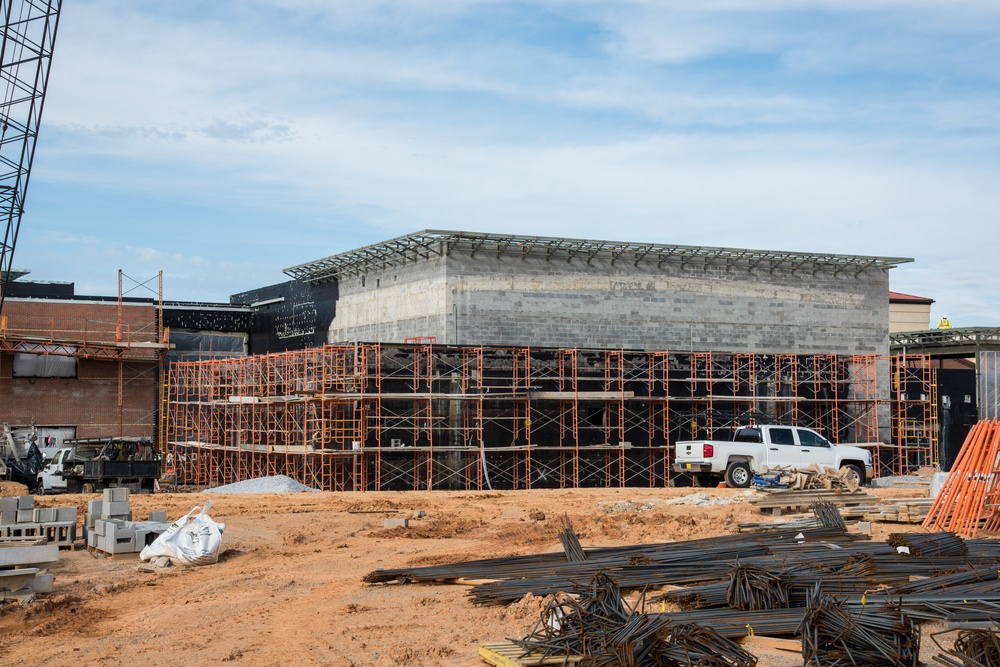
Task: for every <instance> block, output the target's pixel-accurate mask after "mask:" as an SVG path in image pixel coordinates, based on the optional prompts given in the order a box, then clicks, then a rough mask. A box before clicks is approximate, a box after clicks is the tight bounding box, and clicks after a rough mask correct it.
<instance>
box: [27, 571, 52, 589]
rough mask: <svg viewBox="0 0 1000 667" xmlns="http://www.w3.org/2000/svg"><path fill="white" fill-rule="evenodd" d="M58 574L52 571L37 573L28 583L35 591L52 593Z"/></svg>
mask: <svg viewBox="0 0 1000 667" xmlns="http://www.w3.org/2000/svg"><path fill="white" fill-rule="evenodd" d="M55 579H56V575H54V574H50V573H47V572H46V573H44V574H43V573H41V572H39V573H38V574H36V575H35V578H34V579H32V580H31V582H30V583H29V584H28V588H30V589H31V590H32V591H34V592H35V593H51V592H52V585H53V584H54V583H55Z"/></svg>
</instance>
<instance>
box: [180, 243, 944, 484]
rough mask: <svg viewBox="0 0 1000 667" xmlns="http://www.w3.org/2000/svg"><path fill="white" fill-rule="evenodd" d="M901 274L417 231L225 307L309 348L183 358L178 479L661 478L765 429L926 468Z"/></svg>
mask: <svg viewBox="0 0 1000 667" xmlns="http://www.w3.org/2000/svg"><path fill="white" fill-rule="evenodd" d="M908 261H910V260H908V259H904V258H891V257H861V256H851V255H831V254H819V253H795V252H772V251H759V250H739V249H731V248H706V247H691V246H678V245H665V244H651V243H630V242H613V241H596V240H582V239H563V238H549V237H528V236H515V235H496V234H480V233H469V232H446V231H424V232H418V233H415V234H410V235H407V236H402V237H398V238H395V239H391V240H389V241H385V242H383V243H378V244H374V245H371V246H368V247H365V248H360V249H357V250H352V251H349V252H345V253H341V254H339V255H334V256H332V257H327V258H325V259H321V260H317V261H314V262H309V263H307V264H303V265H300V266H296V267H292V268H290V269H287V270H286V273H288V274H289V275H290V276H292V277H293V279H294V281H293V282H294V284H295V285H301V286H302V287H301V288H299V287H295V286H294V285H291V284H286V285H279V286H273V287H271V288H263V289H261V290H254V291H252V292H248V293H245V294H242V295H237V296H236V297H234V298H233V301H234V302H236V303H242V304H244V305H247V306H249V307H253V308H255V309H256V310H257V316H258V318H259V319H260V320H261V321H271V322H274V323H282V326H281V327H277V326H276V327H274V334H273V336H272V337H273V338H274V339H273V340H265V337H264V336H261V335H258V336H257V337H256V338H252V339H251V348H253V347H254V345H255V344H256V345H260V346H261V347H263V348H264V349H268V350H280V349H281V340H278V339H284V340H288V341H296V344H298V342H300V341H305V343H304V344H306V345H312V346H311V347H306V348H305V349H299V350H288V351H284V352H280V353H270V354H263V355H256V356H251V357H247V358H241V359H227V360H216V361H206V362H190V363H189V362H182V363H176V364H173V365H172V367H171V371H170V376H169V383H170V386H169V391H170V397H171V399H170V409H169V412H168V442H169V444H170V447H171V448H172V450H173V451H172V452H171V453H172V455H173V459H174V462H175V464H176V467H177V471H178V480H179V481H180V482H181V483H189V484H194V485H208V484H219V483H225V482H232V481H236V480H240V479H245V478H248V477H254V476H261V475H271V474H287V475H290V476H292V477H295V478H296V479H299V480H300V481H302V482H305V483H307V484H310V485H313V486H316V487H319V488H324V489H331V490H352V489H353V490H378V489H486V488H506V489H526V488H546V487H555V488H564V487H593V486H645V487H650V486H654V487H655V486H663V485H665V484H667V483H668V482H669V481H670V477H671V472H670V464H671V460H670V457H671V445H672V444H673V443H675V442H677V441H678V440H682V439H687V438H691V437H707V436H714V437H725V436H726V435H727V430H728V429H731V428H733V427H734V426H737V425H740V424H745V423H747V422H753V421H757V422H761V421H771V422H780V423H795V424H799V425H803V426H810V427H813V428H815V429H816V430H818V431H820V432H822V433H823V434H825V435H826V436H828V437H830V438H831V439H833V440H835V441H839V442H848V441H853V442H864V443H872V444H871V447H872V448H873V449H874V450H875V452H874V453H875V454H876V457H877V460H878V462H879V466H880V468H881V469H882V470H883V471H892V472H899V471H904V470H906V469H908V468H909V467H911V466H914V465H924V464H930V463H931V461H932V459H933V454H932V452H933V451H935V450H934V446H933V438H934V429H933V424H934V414H933V397H932V394H933V381H932V377H931V371H930V369H929V365H928V364H927V362H926V359H925V358H923V357H913V356H910V357H907V356H899V357H895V358H892V359H890V358H889V357H888V356H887V355H888V322H889V317H888V309H889V298H888V296H889V289H888V270H889V269H891V268H892V267H894V266H896V265H897V264H899V263H902V262H908ZM316 295H321V297H316ZM313 298H320V299H321V300H322V303H318V302H314V301H312V299H313ZM283 332H284V333H283ZM323 333H325V334H326V335H325V336H323ZM317 341H323V342H329V343H333V344H332V345H331V344H327V345H319V346H317V345H316V342H317ZM338 341H347V342H341V343H338ZM355 341H371V342H367V343H357V342H355ZM880 443H881V444H880ZM890 443H891V445H890Z"/></svg>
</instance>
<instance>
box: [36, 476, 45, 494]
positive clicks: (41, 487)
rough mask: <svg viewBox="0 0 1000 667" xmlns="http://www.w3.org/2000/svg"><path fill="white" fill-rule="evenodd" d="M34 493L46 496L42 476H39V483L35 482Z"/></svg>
mask: <svg viewBox="0 0 1000 667" xmlns="http://www.w3.org/2000/svg"><path fill="white" fill-rule="evenodd" d="M34 494H35V495H36V496H44V495H45V484H43V483H42V480H41V478H39V480H38V483H37V484H35V489H34Z"/></svg>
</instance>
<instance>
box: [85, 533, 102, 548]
mask: <svg viewBox="0 0 1000 667" xmlns="http://www.w3.org/2000/svg"><path fill="white" fill-rule="evenodd" d="M86 537H87V546H88V547H90V548H92V549H94V548H97V540H99V539H100V538H101V536H100V535H98V534H97V533H95V532H94V531H90V532H88V533H87V536H86Z"/></svg>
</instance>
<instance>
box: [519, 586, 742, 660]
mask: <svg viewBox="0 0 1000 667" xmlns="http://www.w3.org/2000/svg"><path fill="white" fill-rule="evenodd" d="M575 592H576V593H577V595H578V598H576V599H574V598H571V597H566V598H565V599H562V600H559V601H552V602H550V603H549V605H548V606H547V607H546V608H545V610H544V611H543V612H542V614H541V617H540V619H539V621H538V623H537V624H536V625H535V628H534V630H533V631H532V632H531V633H530V634H529V635H528V636H527V637H525V638H524V639H514V640H511V641H513V642H514V643H515V644H517V645H518V646H520V647H521V649H522V650H524V652H525V653H524V655H525V656H526V655H529V654H531V655H533V657H538V656H544V657H562V658H568V657H570V656H582V657H583V660H582V661H581V662H580V664H581V665H587V666H593V667H613V666H619V665H622V666H625V667H646V666H649V667H681V666H695V665H705V666H708V667H754V665H756V664H757V659H756V657H754V656H753V655H752V654H750V653H748V652H747V651H745V650H744V649H742V648H741V647H740V646H739V645H737V644H735V643H734V642H732V641H730V640H728V639H725V638H724V637H721V636H720V635H719V634H718V633H716V632H715V631H713V630H711V629H709V628H706V627H701V626H698V625H695V624H692V623H678V624H673V625H671V619H670V618H669V617H668V616H666V615H660V614H645V613H641V612H640V611H638V609H633V608H630V607H628V606H627V605H626V604H625V603H624V602H623V601H622V598H621V591H620V589H619V587H618V585H617V584H616V583H615V582H614V580H612V579H611V578H610V577H609V576H607V575H606V574H605V573H603V572H599V573H597V574H596V575H594V576H593V577H592V578H591V579H590V581H589V582H588V583H587V584H584V585H579V584H577V585H576V588H575ZM642 604H643V601H642V599H640V602H639V604H637V608H638V607H640V606H641V605H642Z"/></svg>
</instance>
